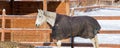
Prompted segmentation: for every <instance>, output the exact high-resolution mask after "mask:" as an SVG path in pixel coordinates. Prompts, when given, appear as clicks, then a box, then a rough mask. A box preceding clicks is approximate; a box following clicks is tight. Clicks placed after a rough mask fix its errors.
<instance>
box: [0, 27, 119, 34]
mask: <svg viewBox="0 0 120 48" xmlns="http://www.w3.org/2000/svg"><path fill="white" fill-rule="evenodd" d="M4 30H5V32H12V31H14V32H17V31H18V32H22V31H24V32H29V31H33V32H35V31H47V33H51V31H52V30H51V29H35V28H5V29H4ZM1 31H2V29H1V28H0V32H1ZM100 34H120V30H101V31H100Z"/></svg>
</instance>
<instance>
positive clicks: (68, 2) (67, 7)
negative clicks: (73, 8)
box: [65, 0, 70, 15]
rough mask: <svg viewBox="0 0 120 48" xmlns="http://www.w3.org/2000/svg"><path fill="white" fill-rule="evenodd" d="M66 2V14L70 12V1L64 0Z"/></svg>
mask: <svg viewBox="0 0 120 48" xmlns="http://www.w3.org/2000/svg"><path fill="white" fill-rule="evenodd" d="M65 3H66V15H69V14H70V1H69V0H65Z"/></svg>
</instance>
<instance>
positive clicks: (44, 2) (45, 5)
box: [43, 0, 47, 11]
mask: <svg viewBox="0 0 120 48" xmlns="http://www.w3.org/2000/svg"><path fill="white" fill-rule="evenodd" d="M43 10H45V11H47V0H43Z"/></svg>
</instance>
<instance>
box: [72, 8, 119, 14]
mask: <svg viewBox="0 0 120 48" xmlns="http://www.w3.org/2000/svg"><path fill="white" fill-rule="evenodd" d="M74 15H75V16H78V15H79V16H80V15H89V16H120V8H95V9H93V11H88V12H79V11H77V10H76V11H75V12H74Z"/></svg>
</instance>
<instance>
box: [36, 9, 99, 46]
mask: <svg viewBox="0 0 120 48" xmlns="http://www.w3.org/2000/svg"><path fill="white" fill-rule="evenodd" d="M44 22H47V23H48V24H49V25H50V26H51V27H52V33H51V34H52V35H51V37H52V38H53V39H54V40H57V42H56V45H57V47H58V48H60V47H61V40H62V39H67V38H70V37H75V36H79V37H82V38H88V39H90V40H91V41H92V44H93V46H94V48H99V44H98V39H97V34H98V33H99V30H100V29H101V27H100V25H99V23H98V22H97V20H96V19H94V18H92V17H89V16H67V15H62V14H58V13H56V12H50V11H43V10H41V9H38V14H37V18H36V22H35V25H36V27H39V26H41V25H42V24H43V23H44Z"/></svg>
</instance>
